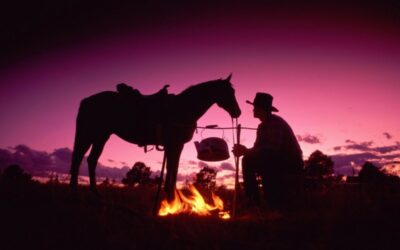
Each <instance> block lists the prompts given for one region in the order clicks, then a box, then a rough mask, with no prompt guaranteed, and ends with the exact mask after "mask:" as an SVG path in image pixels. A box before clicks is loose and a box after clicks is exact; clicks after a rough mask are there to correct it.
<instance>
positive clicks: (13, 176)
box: [2, 164, 32, 182]
mask: <svg viewBox="0 0 400 250" xmlns="http://www.w3.org/2000/svg"><path fill="white" fill-rule="evenodd" d="M31 179H32V176H31V175H30V174H27V173H24V170H23V169H22V168H21V167H20V166H19V165H16V164H13V165H10V166H8V167H7V168H6V169H4V172H3V174H2V180H4V181H7V182H29V181H31Z"/></svg>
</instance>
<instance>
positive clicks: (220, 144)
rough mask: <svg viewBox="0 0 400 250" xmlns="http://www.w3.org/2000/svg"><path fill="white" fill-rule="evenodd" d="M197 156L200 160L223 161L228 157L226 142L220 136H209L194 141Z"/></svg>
mask: <svg viewBox="0 0 400 250" xmlns="http://www.w3.org/2000/svg"><path fill="white" fill-rule="evenodd" d="M194 145H195V146H196V150H197V158H198V159H199V160H202V161H223V160H226V159H228V158H229V150H228V144H227V143H226V141H224V140H223V139H221V138H218V137H209V138H206V139H203V140H202V141H201V142H198V141H195V142H194Z"/></svg>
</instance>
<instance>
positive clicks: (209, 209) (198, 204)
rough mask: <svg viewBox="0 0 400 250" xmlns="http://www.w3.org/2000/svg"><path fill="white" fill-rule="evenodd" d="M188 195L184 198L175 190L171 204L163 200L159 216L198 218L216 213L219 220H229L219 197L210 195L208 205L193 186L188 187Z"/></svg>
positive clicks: (228, 215) (180, 192)
mask: <svg viewBox="0 0 400 250" xmlns="http://www.w3.org/2000/svg"><path fill="white" fill-rule="evenodd" d="M189 191H190V195H188V196H186V195H184V194H183V193H182V191H180V190H175V198H174V200H172V201H171V202H168V201H167V199H164V200H163V201H162V202H161V207H160V210H159V212H158V215H159V216H167V215H170V214H183V213H187V214H196V215H199V216H211V215H212V214H214V213H218V217H219V218H221V219H230V214H229V212H228V211H224V202H223V201H222V199H221V198H220V197H218V196H217V195H215V194H214V193H211V198H212V200H213V205H211V204H208V203H207V202H206V201H205V200H204V198H203V196H202V195H201V194H200V192H199V191H198V190H197V189H196V188H195V187H194V186H193V185H189Z"/></svg>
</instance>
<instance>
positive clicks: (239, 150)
mask: <svg viewBox="0 0 400 250" xmlns="http://www.w3.org/2000/svg"><path fill="white" fill-rule="evenodd" d="M247 151H248V149H247V148H246V146H244V145H242V144H235V145H234V146H233V150H232V153H233V155H234V156H236V157H238V156H242V155H245V154H246V153H247Z"/></svg>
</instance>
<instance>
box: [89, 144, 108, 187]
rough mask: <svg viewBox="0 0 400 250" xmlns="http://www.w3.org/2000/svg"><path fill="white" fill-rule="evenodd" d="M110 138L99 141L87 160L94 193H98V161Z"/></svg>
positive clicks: (94, 145)
mask: <svg viewBox="0 0 400 250" xmlns="http://www.w3.org/2000/svg"><path fill="white" fill-rule="evenodd" d="M108 138H109V136H105V137H103V138H101V139H98V140H97V141H96V142H94V143H93V146H92V149H91V151H90V154H89V157H88V159H87V162H88V166H89V179H90V189H91V190H92V191H96V166H97V161H98V160H99V157H100V155H101V153H102V152H103V148H104V145H105V144H106V142H107V140H108Z"/></svg>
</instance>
